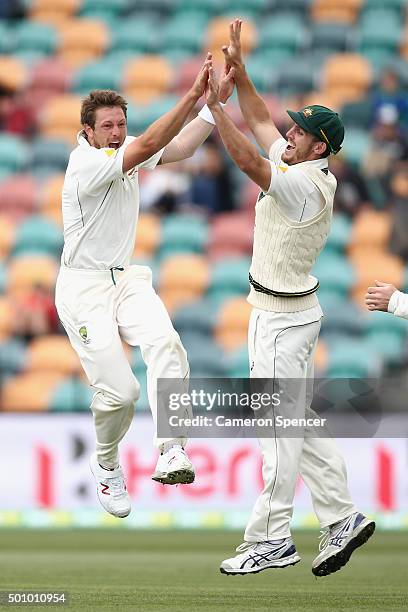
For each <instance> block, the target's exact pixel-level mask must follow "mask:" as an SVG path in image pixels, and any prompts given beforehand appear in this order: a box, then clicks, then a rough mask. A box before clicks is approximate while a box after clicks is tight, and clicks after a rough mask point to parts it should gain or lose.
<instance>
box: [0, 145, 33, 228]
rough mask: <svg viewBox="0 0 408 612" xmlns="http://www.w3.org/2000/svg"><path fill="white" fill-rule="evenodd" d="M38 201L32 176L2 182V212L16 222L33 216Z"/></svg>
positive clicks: (15, 177)
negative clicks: (30, 215)
mask: <svg viewBox="0 0 408 612" xmlns="http://www.w3.org/2000/svg"><path fill="white" fill-rule="evenodd" d="M0 142H1V136H0ZM36 199H37V184H36V181H35V179H34V177H33V176H32V175H30V174H14V175H12V176H9V178H7V179H6V180H4V181H1V182H0V212H1V213H4V214H5V215H7V216H8V217H10V218H11V219H13V220H14V221H19V220H21V219H23V218H24V217H26V216H27V215H29V214H32V213H33V212H34V210H35V207H36Z"/></svg>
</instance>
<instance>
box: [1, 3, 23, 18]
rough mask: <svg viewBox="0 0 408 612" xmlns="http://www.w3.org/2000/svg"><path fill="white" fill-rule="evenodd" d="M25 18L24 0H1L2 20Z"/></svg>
mask: <svg viewBox="0 0 408 612" xmlns="http://www.w3.org/2000/svg"><path fill="white" fill-rule="evenodd" d="M22 17H24V2H23V0H0V19H21V18H22Z"/></svg>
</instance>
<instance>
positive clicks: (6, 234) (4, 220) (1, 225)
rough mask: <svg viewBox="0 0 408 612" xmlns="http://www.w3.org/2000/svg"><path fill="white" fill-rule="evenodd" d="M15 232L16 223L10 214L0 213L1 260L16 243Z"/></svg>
mask: <svg viewBox="0 0 408 612" xmlns="http://www.w3.org/2000/svg"><path fill="white" fill-rule="evenodd" d="M0 194H1V186H0ZM0 197H1V196H0ZM14 232H15V225H14V223H13V222H12V221H11V219H10V218H9V217H8V215H5V214H2V213H0V261H1V260H2V259H4V258H5V257H7V256H8V254H9V253H10V250H11V247H12V246H13V244H14Z"/></svg>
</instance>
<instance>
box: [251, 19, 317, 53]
mask: <svg viewBox="0 0 408 612" xmlns="http://www.w3.org/2000/svg"><path fill="white" fill-rule="evenodd" d="M305 44H306V30H305V27H304V25H303V21H302V19H301V18H300V17H299V16H297V15H289V16H286V17H281V16H275V15H274V16H272V17H269V18H266V19H264V20H263V21H262V25H261V26H260V28H259V48H260V49H261V50H262V51H266V50H267V49H279V50H281V49H287V50H288V52H290V53H299V52H300V51H301V50H302V48H303V47H304V46H305Z"/></svg>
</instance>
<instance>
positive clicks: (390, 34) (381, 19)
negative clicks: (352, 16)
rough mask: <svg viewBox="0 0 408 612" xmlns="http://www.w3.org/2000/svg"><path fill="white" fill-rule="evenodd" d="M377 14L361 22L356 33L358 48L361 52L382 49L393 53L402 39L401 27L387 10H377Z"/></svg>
mask: <svg viewBox="0 0 408 612" xmlns="http://www.w3.org/2000/svg"><path fill="white" fill-rule="evenodd" d="M378 13H379V15H378V18H377V16H375V18H374V16H373V17H372V18H370V19H366V20H364V21H363V22H362V23H361V26H360V29H359V33H358V50H359V51H360V52H362V53H365V52H369V51H372V50H377V51H378V50H379V49H382V50H384V52H385V53H386V52H387V51H388V52H389V53H393V54H395V53H396V51H397V49H398V47H399V44H400V42H401V39H402V29H401V25H400V23H399V21H398V19H395V18H394V15H393V14H391V16H390V17H387V15H389V13H388V12H383V11H378Z"/></svg>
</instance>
